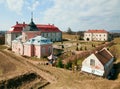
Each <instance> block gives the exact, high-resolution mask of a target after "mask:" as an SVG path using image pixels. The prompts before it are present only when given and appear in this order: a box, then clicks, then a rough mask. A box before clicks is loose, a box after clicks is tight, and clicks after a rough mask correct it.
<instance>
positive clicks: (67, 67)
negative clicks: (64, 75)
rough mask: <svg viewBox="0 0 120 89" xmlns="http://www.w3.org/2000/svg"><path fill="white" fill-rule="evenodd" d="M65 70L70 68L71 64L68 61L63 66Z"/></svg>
mask: <svg viewBox="0 0 120 89" xmlns="http://www.w3.org/2000/svg"><path fill="white" fill-rule="evenodd" d="M65 68H66V69H69V68H72V62H71V61H69V62H68V63H67V64H66V65H65Z"/></svg>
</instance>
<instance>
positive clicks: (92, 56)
mask: <svg viewBox="0 0 120 89" xmlns="http://www.w3.org/2000/svg"><path fill="white" fill-rule="evenodd" d="M91 59H93V60H95V67H100V68H101V69H104V68H103V64H102V63H101V62H100V61H99V59H98V58H97V57H96V56H95V54H91V55H90V56H88V57H87V58H86V59H85V60H84V61H83V62H82V65H84V66H87V67H91V65H90V60H91Z"/></svg>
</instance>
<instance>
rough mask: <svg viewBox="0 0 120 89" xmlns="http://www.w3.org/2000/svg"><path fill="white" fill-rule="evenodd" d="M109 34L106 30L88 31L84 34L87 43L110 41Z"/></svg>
mask: <svg viewBox="0 0 120 89" xmlns="http://www.w3.org/2000/svg"><path fill="white" fill-rule="evenodd" d="M108 38H109V33H108V32H107V31H106V30H88V31H86V32H85V33H84V40H85V41H108Z"/></svg>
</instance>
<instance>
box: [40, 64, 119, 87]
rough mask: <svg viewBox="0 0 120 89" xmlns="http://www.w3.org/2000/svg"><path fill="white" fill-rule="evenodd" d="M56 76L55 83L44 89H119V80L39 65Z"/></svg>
mask: <svg viewBox="0 0 120 89" xmlns="http://www.w3.org/2000/svg"><path fill="white" fill-rule="evenodd" d="M39 67H40V68H42V69H44V70H46V71H48V73H50V74H51V75H54V76H55V77H56V78H57V83H53V84H50V85H48V86H46V87H45V89H119V87H120V80H118V79H117V80H114V81H112V80H107V79H103V78H101V77H98V76H94V75H91V74H87V73H82V72H73V71H69V70H65V69H60V68H54V67H50V66H42V65H39Z"/></svg>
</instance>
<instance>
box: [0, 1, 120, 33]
mask: <svg viewBox="0 0 120 89" xmlns="http://www.w3.org/2000/svg"><path fill="white" fill-rule="evenodd" d="M31 12H33V20H34V22H35V23H36V24H54V25H55V26H57V27H58V28H59V29H60V30H61V31H67V30H68V28H69V27H70V28H71V30H72V31H85V30H89V29H105V30H108V31H109V30H120V0H0V30H9V29H10V27H11V26H13V25H15V24H16V21H18V22H19V23H23V22H25V23H30V20H31Z"/></svg>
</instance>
